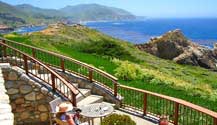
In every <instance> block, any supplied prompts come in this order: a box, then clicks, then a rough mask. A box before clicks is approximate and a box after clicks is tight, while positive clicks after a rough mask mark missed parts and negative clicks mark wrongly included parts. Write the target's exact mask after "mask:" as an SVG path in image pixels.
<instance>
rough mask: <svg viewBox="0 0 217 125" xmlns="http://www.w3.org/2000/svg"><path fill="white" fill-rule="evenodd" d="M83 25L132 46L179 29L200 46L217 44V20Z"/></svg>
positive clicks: (89, 23) (140, 21)
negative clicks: (130, 43) (127, 42)
mask: <svg viewBox="0 0 217 125" xmlns="http://www.w3.org/2000/svg"><path fill="white" fill-rule="evenodd" d="M85 25H86V26H88V27H90V28H93V29H97V30H99V31H101V32H103V33H105V34H107V35H110V36H113V37H115V38H119V39H122V40H126V41H129V42H132V43H134V44H138V43H145V42H148V41H149V40H150V38H152V37H156V36H160V35H163V34H165V33H166V32H168V31H170V30H175V29H180V30H181V31H182V32H183V33H184V35H185V36H186V37H187V38H188V39H190V40H192V41H193V42H196V43H198V44H200V45H203V46H207V47H210V48H213V44H214V43H217V18H216V19H146V20H139V21H113V22H88V23H86V24H85Z"/></svg>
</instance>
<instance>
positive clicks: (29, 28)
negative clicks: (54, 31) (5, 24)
mask: <svg viewBox="0 0 217 125" xmlns="http://www.w3.org/2000/svg"><path fill="white" fill-rule="evenodd" d="M46 28H47V26H46V25H43V26H25V27H20V28H17V29H15V30H14V31H13V32H16V33H21V34H22V33H31V32H37V31H41V30H44V29H46Z"/></svg>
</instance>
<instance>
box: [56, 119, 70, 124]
mask: <svg viewBox="0 0 217 125" xmlns="http://www.w3.org/2000/svg"><path fill="white" fill-rule="evenodd" d="M55 121H56V123H57V124H58V125H68V122H67V121H62V120H60V119H58V118H55Z"/></svg>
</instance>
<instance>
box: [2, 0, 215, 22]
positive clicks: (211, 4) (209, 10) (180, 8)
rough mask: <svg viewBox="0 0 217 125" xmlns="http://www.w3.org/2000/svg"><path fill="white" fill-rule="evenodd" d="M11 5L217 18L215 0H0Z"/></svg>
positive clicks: (141, 14)
mask: <svg viewBox="0 0 217 125" xmlns="http://www.w3.org/2000/svg"><path fill="white" fill-rule="evenodd" d="M0 1H3V2H6V3H9V4H12V5H17V4H24V3H25V4H31V5H33V6H37V7H41V8H49V9H51V8H52V9H59V8H63V7H65V6H67V5H77V4H88V3H97V4H101V5H106V6H111V7H117V8H121V9H125V10H127V11H129V12H131V13H132V14H134V15H137V16H146V17H153V18H195V17H207V18H213V17H214V18H217V7H216V5H217V0H0Z"/></svg>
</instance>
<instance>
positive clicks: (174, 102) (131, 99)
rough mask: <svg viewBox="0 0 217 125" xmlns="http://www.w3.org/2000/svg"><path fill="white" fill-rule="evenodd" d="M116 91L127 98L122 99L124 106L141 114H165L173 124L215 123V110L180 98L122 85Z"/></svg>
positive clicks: (157, 115)
mask: <svg viewBox="0 0 217 125" xmlns="http://www.w3.org/2000/svg"><path fill="white" fill-rule="evenodd" d="M118 93H119V94H121V95H122V96H124V98H127V99H124V100H123V101H122V106H123V107H124V108H126V109H128V110H132V111H140V112H141V113H142V114H143V115H147V114H150V115H152V116H156V117H160V116H162V115H165V116H168V117H169V120H170V122H171V123H173V124H174V125H217V113H216V112H213V111H210V110H208V109H205V108H203V107H200V106H197V105H194V104H192V103H189V102H187V101H184V100H181V99H177V98H173V97H169V96H165V95H161V94H157V93H153V92H149V91H145V90H141V89H136V88H132V87H128V86H124V85H119V86H118ZM216 106H217V105H216Z"/></svg>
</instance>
